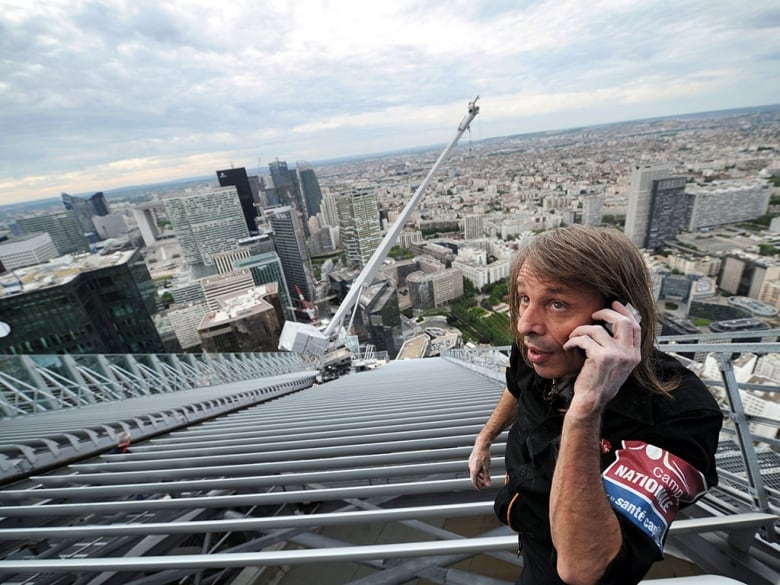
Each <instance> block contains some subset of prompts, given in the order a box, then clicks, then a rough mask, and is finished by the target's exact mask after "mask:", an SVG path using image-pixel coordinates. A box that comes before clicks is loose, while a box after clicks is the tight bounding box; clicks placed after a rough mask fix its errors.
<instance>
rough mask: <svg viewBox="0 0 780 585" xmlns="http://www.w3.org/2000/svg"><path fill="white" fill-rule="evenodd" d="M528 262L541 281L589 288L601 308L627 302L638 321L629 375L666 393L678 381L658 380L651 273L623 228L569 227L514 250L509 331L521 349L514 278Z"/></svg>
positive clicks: (535, 239)
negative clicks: (636, 352)
mask: <svg viewBox="0 0 780 585" xmlns="http://www.w3.org/2000/svg"><path fill="white" fill-rule="evenodd" d="M524 265H527V266H528V267H529V268H531V270H532V271H533V273H534V275H535V276H536V277H538V278H540V279H541V280H545V281H550V282H554V283H560V284H564V285H566V286H569V287H573V288H578V287H590V288H591V289H595V290H596V291H598V292H599V293H600V294H601V295H602V296H603V297H604V302H605V306H606V305H608V304H610V303H611V302H612V301H614V300H618V301H620V302H621V303H627V302H628V303H631V304H632V305H633V306H634V308H635V309H636V310H637V311H638V312H639V315H640V316H641V323H642V338H641V343H640V351H641V354H642V361H641V362H640V363H639V365H638V366H637V367H636V368H634V371H633V372H632V374H631V376H632V377H633V378H634V379H635V380H636V381H637V382H638V383H639V384H640V385H641V386H643V387H645V388H649V389H653V390H657V391H660V392H669V391H671V390H673V389H674V388H676V387H677V385H678V384H679V380H678V379H672V380H666V381H661V380H659V379H658V376H657V375H656V373H655V371H654V368H653V361H652V358H651V356H652V354H653V351H654V347H655V327H656V305H655V299H654V297H653V293H652V290H651V287H650V274H649V271H648V269H647V265H646V264H645V261H644V259H643V258H642V253H641V252H640V251H639V249H638V248H637V247H636V245H635V244H634V243H633V242H632V241H631V240H630V239H629V238H628V237H626V236H625V235H624V234H623V232H620V231H618V230H616V229H613V228H601V227H598V228H597V227H591V226H584V225H579V224H575V225H571V226H567V227H564V228H558V229H554V230H550V231H547V232H543V233H541V234H539V235H537V236H535V237H534V238H533V239H532V240H530V241H529V242H528V243H526V244H525V245H524V246H523V247H522V248H521V249H520V251H519V252H518V253H517V256H516V257H515V259H514V261H513V263H512V272H511V281H510V286H509V305H510V315H511V319H512V335H513V336H514V337H515V340H516V341H517V344H518V347H520V348H522V347H523V339H522V336H521V335H519V333H518V332H517V327H516V324H517V322H518V320H519V318H520V313H519V302H520V299H519V298H518V296H519V295H518V292H517V278H518V274H519V272H520V269H521V268H522V267H523V266H524Z"/></svg>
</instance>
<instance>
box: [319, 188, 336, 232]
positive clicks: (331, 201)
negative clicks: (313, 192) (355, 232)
mask: <svg viewBox="0 0 780 585" xmlns="http://www.w3.org/2000/svg"><path fill="white" fill-rule="evenodd" d="M319 216H320V225H329V226H332V227H338V226H339V212H338V208H337V207H336V199H335V197H333V194H332V193H331V192H330V191H329V190H328V189H327V188H326V189H325V192H324V193H323V194H322V201H321V203H320V214H319Z"/></svg>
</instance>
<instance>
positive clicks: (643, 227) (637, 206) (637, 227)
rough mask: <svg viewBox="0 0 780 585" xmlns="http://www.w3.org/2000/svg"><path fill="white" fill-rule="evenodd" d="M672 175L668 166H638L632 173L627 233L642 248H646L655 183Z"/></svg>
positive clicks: (627, 212)
mask: <svg viewBox="0 0 780 585" xmlns="http://www.w3.org/2000/svg"><path fill="white" fill-rule="evenodd" d="M671 173H672V167H671V166H670V165H668V164H659V165H636V166H635V167H634V169H633V171H632V173H631V188H630V190H629V194H628V209H627V210H626V226H625V230H624V231H625V233H626V236H628V237H629V238H630V239H631V241H633V242H634V243H635V244H636V245H637V246H639V247H640V248H644V247H645V241H646V239H647V230H648V225H649V223H650V208H651V206H652V202H653V181H656V180H658V179H666V178H667V177H669V176H670V175H671Z"/></svg>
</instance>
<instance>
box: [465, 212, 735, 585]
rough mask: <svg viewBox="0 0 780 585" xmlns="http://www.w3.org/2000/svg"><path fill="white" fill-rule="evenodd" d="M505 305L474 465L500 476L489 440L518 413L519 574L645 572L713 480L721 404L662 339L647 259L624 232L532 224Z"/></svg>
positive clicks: (606, 578) (627, 576)
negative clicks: (500, 378)
mask: <svg viewBox="0 0 780 585" xmlns="http://www.w3.org/2000/svg"><path fill="white" fill-rule="evenodd" d="M510 305H511V313H510V314H511V322H512V327H513V335H514V337H515V344H513V346H512V353H511V356H510V367H509V368H508V370H507V375H506V379H507V388H506V389H505V390H504V392H503V395H502V396H501V399H500V400H499V402H498V404H497V406H496V408H495V410H494V411H493V414H492V415H491V416H490V418H489V419H488V421H487V423H486V424H485V426H484V428H483V429H482V430H481V431H480V433H479V435H478V436H477V438H476V441H475V443H474V449H473V451H472V453H471V456H470V457H469V471H470V473H471V480H472V482H473V483H474V485H475V487H477V489H481V488H484V487H487V486H489V485H490V484H491V482H490V473H489V469H490V445H491V443H492V442H493V441H494V440H495V439H496V437H497V436H498V435H499V434H500V433H501V432H502V431H503V430H504V429H505V428H506V427H508V426H509V425H510V424H511V423H514V424H513V425H512V428H511V430H510V431H509V436H508V439H507V446H506V456H505V459H506V470H507V475H506V483H505V485H504V487H503V488H502V489H501V491H500V492H499V494H498V495H497V496H496V502H495V509H496V514H497V515H498V516H499V518H500V519H501V520H502V521H503V522H505V523H507V524H509V525H510V526H511V527H512V528H514V529H515V530H517V531H518V532H519V533H520V546H521V549H522V552H523V571H522V574H521V575H520V578H519V579H518V581H517V583H518V584H521V585H530V584H534V585H547V584H560V583H566V584H569V585H579V584H588V585H592V584H596V583H598V584H616V585H617V584H620V585H629V584H632V583H638V582H639V581H640V580H641V579H642V577H643V576H644V574H645V573H646V572H647V570H648V569H649V567H650V565H651V564H652V563H653V562H654V561H656V560H658V559H660V558H662V553H663V544H664V541H665V539H666V534H667V529H668V526H669V524H670V523H671V521H672V520H673V519H674V517H675V515H676V513H677V510H678V509H679V507H681V506H684V505H687V504H690V503H691V502H693V501H695V500H696V499H697V498H699V497H700V496H701V495H702V494H703V493H704V492H705V491H706V490H707V489H708V488H709V487H711V486H712V485H715V484H716V483H717V475H716V471H715V458H714V454H715V450H716V448H717V442H718V434H719V432H720V427H721V423H722V417H721V413H720V410H719V408H718V406H717V404H716V402H715V400H714V399H713V398H712V396H711V395H710V393H709V392H708V390H707V388H706V387H705V386H704V385H703V383H702V382H701V381H700V380H699V379H698V378H697V377H696V376H695V375H694V374H693V373H692V372H690V371H689V370H687V369H686V368H684V367H683V366H682V365H681V364H680V363H679V362H678V361H677V360H675V359H674V358H672V357H671V356H668V355H666V354H663V353H661V352H659V351H657V350H656V349H655V347H654V344H655V325H656V309H655V302H654V299H653V296H652V293H651V289H650V280H649V275H648V271H647V268H646V266H645V263H644V260H643V258H642V255H641V253H640V252H639V250H638V249H637V248H636V246H634V244H633V243H632V242H631V241H630V240H629V239H628V238H626V237H625V236H624V235H623V234H622V233H621V232H618V231H616V230H612V229H604V228H593V227H586V226H581V225H573V226H569V227H566V228H561V229H557V230H553V231H549V232H545V233H543V234H540V235H539V236H536V237H535V238H534V239H533V240H532V241H531V242H530V243H529V244H528V245H526V246H525V247H524V248H523V249H521V250H520V252H519V253H518V256H517V257H516V259H515V261H514V263H513V267H512V276H511V285H510ZM628 305H631V307H629V306H628Z"/></svg>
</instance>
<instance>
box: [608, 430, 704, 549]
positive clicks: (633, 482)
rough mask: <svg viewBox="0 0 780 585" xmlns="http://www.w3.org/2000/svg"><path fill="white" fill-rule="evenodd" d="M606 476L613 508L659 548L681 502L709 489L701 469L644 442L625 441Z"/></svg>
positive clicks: (688, 500) (661, 547) (661, 546)
mask: <svg viewBox="0 0 780 585" xmlns="http://www.w3.org/2000/svg"><path fill="white" fill-rule="evenodd" d="M602 478H603V481H604V489H605V490H606V492H607V496H608V497H609V499H610V502H611V504H612V507H613V508H614V509H615V510H616V511H617V512H618V513H619V514H622V515H623V516H625V517H626V518H627V519H628V520H630V521H631V522H632V523H634V524H635V525H636V526H637V527H639V529H640V530H642V531H643V532H644V533H645V534H647V535H648V536H649V537H650V538H652V539H653V541H654V542H655V543H656V546H658V548H659V550H663V543H664V540H665V539H666V533H667V531H668V529H669V525H670V524H671V523H672V521H673V520H674V519H675V517H676V516H677V510H678V508H679V504H680V502H693V501H695V500H697V499H698V498H699V497H701V496H702V495H703V494H704V492H706V491H707V482H706V480H705V479H704V475H702V473H701V472H699V470H697V469H696V468H695V467H693V466H692V465H690V464H689V463H688V462H686V461H685V460H683V459H681V458H679V457H677V456H676V455H673V454H672V453H669V452H668V451H666V450H664V449H661V448H659V447H656V446H654V445H649V444H648V443H645V442H642V441H623V443H622V448H620V449H618V451H617V458H616V459H615V461H614V462H613V463H612V464H611V465H610V466H609V467H607V468H606V469H605V470H604V472H603V473H602Z"/></svg>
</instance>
